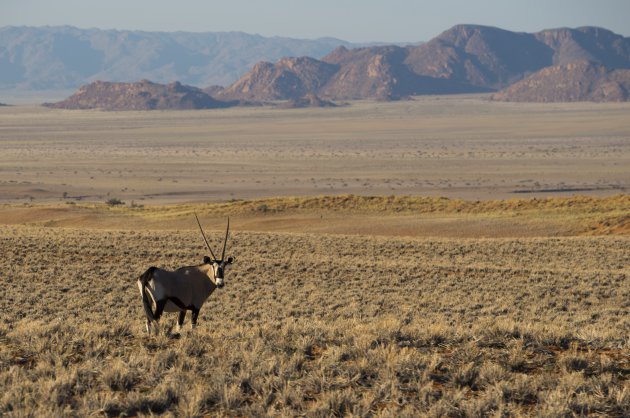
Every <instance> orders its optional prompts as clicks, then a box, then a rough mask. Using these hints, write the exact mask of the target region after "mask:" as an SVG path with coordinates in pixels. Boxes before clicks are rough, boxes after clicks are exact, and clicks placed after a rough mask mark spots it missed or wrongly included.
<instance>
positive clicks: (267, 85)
mask: <svg viewBox="0 0 630 418" xmlns="http://www.w3.org/2000/svg"><path fill="white" fill-rule="evenodd" d="M337 70H338V68H337V66H335V65H331V64H328V63H326V62H323V61H319V60H316V59H314V58H309V57H300V58H283V59H281V60H279V61H278V62H277V63H276V64H271V63H269V62H266V61H262V62H259V63H257V64H256V65H255V66H254V68H252V70H251V71H249V72H247V73H246V74H245V75H244V76H243V77H241V78H240V79H239V80H238V81H237V82H235V83H234V84H232V85H231V86H229V87H228V88H226V89H224V90H222V91H217V92H216V96H217V97H218V98H226V99H228V100H258V101H266V100H284V99H298V98H300V97H302V96H304V95H305V94H306V93H309V92H314V91H318V90H319V89H321V88H322V87H323V86H324V85H325V84H326V83H327V82H328V80H329V79H330V77H332V75H333V74H335V73H336V72H337Z"/></svg>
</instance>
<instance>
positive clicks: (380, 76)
mask: <svg viewBox="0 0 630 418" xmlns="http://www.w3.org/2000/svg"><path fill="white" fill-rule="evenodd" d="M584 59H588V60H590V61H591V62H594V63H598V64H600V65H603V66H605V67H608V68H630V38H624V37H622V36H620V35H617V34H615V33H613V32H610V31H608V30H606V29H602V28H594V27H584V28H577V29H566V28H561V29H551V30H545V31H541V32H537V33H533V34H529V33H517V32H510V31H506V30H503V29H498V28H493V27H487V26H478V25H457V26H454V27H453V28H451V29H449V30H447V31H445V32H443V33H442V34H440V35H439V36H437V37H436V38H434V39H432V40H430V41H429V42H427V43H425V44H421V45H414V46H407V47H399V46H374V47H367V48H355V49H348V48H346V47H343V46H341V47H338V48H336V49H335V50H333V51H332V52H331V53H329V54H328V55H326V56H324V57H323V58H322V59H321V60H315V59H307V58H284V59H282V60H280V61H278V62H277V63H276V64H271V63H268V62H261V63H258V64H256V65H255V66H254V68H252V70H251V71H249V72H248V73H247V74H246V75H245V76H243V77H242V78H241V79H240V80H238V81H237V82H236V83H234V84H232V85H231V86H229V87H227V88H226V89H225V90H224V91H222V92H221V93H220V97H221V98H223V99H232V100H233V99H242V98H256V100H260V101H266V100H276V99H297V98H299V97H302V96H303V95H304V94H305V93H306V92H310V93H314V94H317V95H319V96H321V97H323V98H330V99H339V100H345V99H363V98H376V99H384V100H389V99H397V98H400V97H405V96H411V95H421V94H451V93H471V92H484V91H485V92H488V91H496V90H499V89H502V88H505V87H507V86H509V85H511V84H513V83H516V82H518V81H520V80H522V79H523V78H525V77H528V76H529V75H531V74H533V73H536V72H538V71H540V70H541V69H543V68H546V67H550V66H554V65H561V64H567V63H571V62H575V61H579V60H584Z"/></svg>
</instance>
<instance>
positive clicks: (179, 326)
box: [176, 311, 186, 332]
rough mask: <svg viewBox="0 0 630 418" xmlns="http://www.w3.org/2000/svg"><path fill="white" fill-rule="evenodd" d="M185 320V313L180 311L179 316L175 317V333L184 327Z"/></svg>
mask: <svg viewBox="0 0 630 418" xmlns="http://www.w3.org/2000/svg"><path fill="white" fill-rule="evenodd" d="M185 318H186V311H181V312H180V313H179V316H178V317H177V328H176V329H177V331H178V332H179V331H181V329H182V326H183V325H184V319H185Z"/></svg>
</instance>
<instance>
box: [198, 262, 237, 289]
mask: <svg viewBox="0 0 630 418" xmlns="http://www.w3.org/2000/svg"><path fill="white" fill-rule="evenodd" d="M203 262H204V263H205V264H210V265H211V268H210V269H209V270H208V277H209V278H210V280H212V281H213V282H214V284H215V286H216V287H218V288H219V289H220V288H222V287H223V286H224V285H225V271H226V270H227V269H228V267H229V266H230V265H231V264H232V263H233V262H234V258H232V257H228V258H227V259H226V260H213V259H211V258H210V257H208V256H206V257H204V258H203Z"/></svg>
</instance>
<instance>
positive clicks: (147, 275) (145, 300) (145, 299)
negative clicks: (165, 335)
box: [140, 267, 157, 321]
mask: <svg viewBox="0 0 630 418" xmlns="http://www.w3.org/2000/svg"><path fill="white" fill-rule="evenodd" d="M156 269H157V267H149V268H148V269H147V271H145V272H144V273H142V276H140V283H141V284H142V286H140V293H141V294H142V305H143V306H144V313H146V314H147V318H148V319H149V321H155V314H154V313H153V309H152V306H151V301H150V300H149V295H147V289H146V287H147V284H148V283H149V280H151V279H152V278H153V272H154V271H155V270H156Z"/></svg>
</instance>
